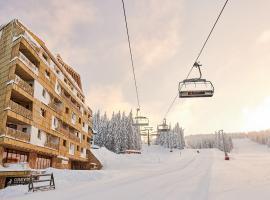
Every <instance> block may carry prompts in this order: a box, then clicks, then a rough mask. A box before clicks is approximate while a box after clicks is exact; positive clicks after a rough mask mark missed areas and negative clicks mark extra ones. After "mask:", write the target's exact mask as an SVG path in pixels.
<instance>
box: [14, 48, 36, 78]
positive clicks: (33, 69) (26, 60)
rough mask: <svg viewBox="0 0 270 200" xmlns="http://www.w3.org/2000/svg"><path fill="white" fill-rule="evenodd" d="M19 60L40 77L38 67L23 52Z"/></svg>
mask: <svg viewBox="0 0 270 200" xmlns="http://www.w3.org/2000/svg"><path fill="white" fill-rule="evenodd" d="M19 58H20V59H21V60H22V62H23V63H24V64H25V65H26V66H27V67H28V68H29V69H31V70H32V71H33V72H34V73H35V74H36V75H38V68H37V66H36V65H34V64H33V63H32V62H31V61H30V60H29V59H28V58H27V57H26V56H25V55H24V54H23V53H22V52H19Z"/></svg>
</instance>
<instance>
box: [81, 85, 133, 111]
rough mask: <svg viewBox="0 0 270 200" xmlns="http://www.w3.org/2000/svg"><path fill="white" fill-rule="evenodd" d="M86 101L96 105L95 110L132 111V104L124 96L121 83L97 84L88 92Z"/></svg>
mask: <svg viewBox="0 0 270 200" xmlns="http://www.w3.org/2000/svg"><path fill="white" fill-rule="evenodd" d="M87 94H88V95H87V96H86V102H87V104H88V105H95V107H94V110H95V111H97V110H98V109H100V110H101V111H102V112H107V113H109V114H111V113H112V112H115V111H116V112H117V111H119V110H121V111H126V112H128V111H130V110H131V108H132V105H131V104H130V103H129V102H128V101H127V100H126V99H125V98H124V95H123V90H122V89H121V86H119V85H110V86H95V87H91V88H90V89H89V92H87Z"/></svg>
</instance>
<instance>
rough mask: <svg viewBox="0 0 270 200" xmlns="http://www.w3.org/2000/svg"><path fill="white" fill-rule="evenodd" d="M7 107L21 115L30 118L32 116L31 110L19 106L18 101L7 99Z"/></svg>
mask: <svg viewBox="0 0 270 200" xmlns="http://www.w3.org/2000/svg"><path fill="white" fill-rule="evenodd" d="M7 106H8V109H10V110H12V111H13V112H15V113H17V114H19V115H22V116H23V117H25V118H27V119H30V120H32V119H33V116H32V111H31V110H28V109H27V108H25V107H23V106H21V105H20V104H18V103H15V102H14V101H12V100H9V102H8V105H7Z"/></svg>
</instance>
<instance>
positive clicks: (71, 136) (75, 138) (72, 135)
mask: <svg viewBox="0 0 270 200" xmlns="http://www.w3.org/2000/svg"><path fill="white" fill-rule="evenodd" d="M69 139H71V140H74V141H76V142H80V138H78V137H77V136H76V135H74V134H73V133H69Z"/></svg>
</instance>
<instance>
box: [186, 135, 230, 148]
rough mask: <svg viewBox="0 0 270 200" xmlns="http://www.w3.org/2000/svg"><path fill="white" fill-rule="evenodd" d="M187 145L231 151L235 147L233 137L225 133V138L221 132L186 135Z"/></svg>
mask: <svg viewBox="0 0 270 200" xmlns="http://www.w3.org/2000/svg"><path fill="white" fill-rule="evenodd" d="M186 142H187V146H188V147H190V148H194V149H204V148H217V149H219V150H221V151H223V150H224V145H225V150H226V151H227V152H230V151H231V150H232V149H233V142H232V137H231V136H230V135H228V134H225V133H224V140H223V136H222V134H221V133H218V132H217V133H215V134H198V135H190V136H187V137H186Z"/></svg>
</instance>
